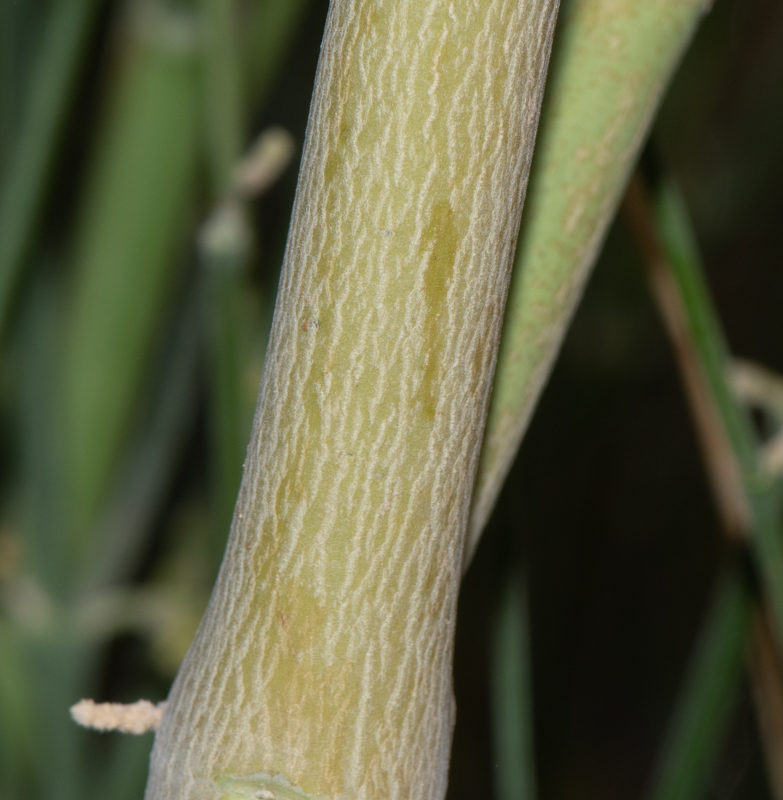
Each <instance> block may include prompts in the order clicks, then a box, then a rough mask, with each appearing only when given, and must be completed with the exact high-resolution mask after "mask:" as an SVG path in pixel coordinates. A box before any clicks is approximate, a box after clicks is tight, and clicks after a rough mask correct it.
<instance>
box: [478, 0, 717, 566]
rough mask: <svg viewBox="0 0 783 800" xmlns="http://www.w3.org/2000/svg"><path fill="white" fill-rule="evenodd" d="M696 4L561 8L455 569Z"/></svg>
mask: <svg viewBox="0 0 783 800" xmlns="http://www.w3.org/2000/svg"><path fill="white" fill-rule="evenodd" d="M705 5H706V4H705V0H570V1H569V2H564V3H563V7H562V11H561V19H560V22H559V23H558V29H557V36H556V45H555V51H554V54H553V59H552V68H551V70H550V77H549V81H548V83H547V90H546V97H545V100H544V108H543V110H542V116H541V131H540V135H539V138H538V144H537V146H536V157H535V161H534V164H533V172H532V174H531V178H530V191H529V192H528V200H527V204H526V206H525V215H524V219H523V225H522V232H521V234H520V242H519V249H518V252H517V257H516V263H515V265H514V278H513V280H512V284H511V289H510V291H509V298H508V310H507V312H506V321H505V325H504V328H503V340H502V342H501V346H500V352H499V354H498V364H497V370H496V374H495V385H494V388H493V393H492V403H491V407H490V413H489V418H488V420H487V433H486V436H485V439H484V445H483V449H482V453H481V461H480V464H479V472H478V478H477V484H476V493H475V501H474V507H473V512H472V518H471V522H470V531H469V537H468V548H467V551H466V559H465V567H467V565H468V564H469V563H470V559H471V558H472V556H473V552H474V551H475V547H476V545H477V544H478V540H479V537H480V536H481V531H482V530H483V528H484V525H485V524H486V522H487V520H488V518H489V515H490V513H491V512H492V508H493V507H494V505H495V501H496V500H497V496H498V493H499V492H500V489H501V487H502V485H503V482H504V480H505V478H506V475H507V473H508V470H509V469H510V467H511V463H512V462H513V460H514V457H515V456H516V453H517V450H518V449H519V445H520V443H521V441H522V437H523V435H524V433H525V430H526V429H527V425H528V423H529V421H530V417H531V414H532V413H533V409H534V408H535V404H536V401H537V400H538V397H539V395H540V394H541V390H542V388H543V386H544V383H545V382H546V379H547V377H548V376H549V372H550V370H551V368H552V365H553V363H554V360H555V357H556V356H557V351H558V349H559V348H560V344H561V342H562V340H563V337H564V335H565V332H566V330H567V328H568V323H569V322H570V320H571V317H572V315H573V313H574V310H575V308H576V305H577V303H578V302H579V299H580V298H581V295H582V290H583V289H584V285H585V282H586V281H587V277H588V276H589V274H590V269H591V268H592V266H593V263H594V262H595V259H596V257H597V255H598V252H599V248H600V246H601V242H602V241H603V237H604V235H605V233H606V231H607V228H608V226H609V223H610V222H611V220H612V218H613V217H614V214H615V211H616V209H617V204H618V203H619V201H620V197H621V196H622V193H623V190H624V189H625V184H626V181H627V179H628V175H629V172H630V170H631V168H632V167H633V165H634V163H635V161H636V158H637V156H638V154H639V149H640V147H641V145H642V143H643V142H644V139H645V137H646V135H647V132H648V130H649V126H650V121H651V120H652V117H653V114H654V113H655V110H656V108H657V106H658V103H659V101H660V98H661V94H662V92H663V89H664V88H665V86H666V84H667V82H668V80H669V77H670V76H671V74H672V71H673V70H674V67H675V66H676V64H677V62H678V61H679V58H680V55H681V54H682V52H683V49H684V48H685V45H686V44H687V42H688V41H689V39H690V37H691V34H692V32H693V29H694V26H695V25H696V22H697V21H698V19H699V17H700V16H701V14H702V13H703V11H704V8H705Z"/></svg>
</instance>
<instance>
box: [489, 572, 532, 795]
mask: <svg viewBox="0 0 783 800" xmlns="http://www.w3.org/2000/svg"><path fill="white" fill-rule="evenodd" d="M490 666H491V670H492V673H491V693H492V694H491V696H492V728H493V730H492V745H493V750H494V760H495V762H496V764H495V773H494V774H495V798H496V800H535V797H536V763H535V752H534V744H533V742H534V738H533V719H534V715H533V692H532V679H531V674H530V669H531V664H530V620H529V613H528V602H527V586H526V583H525V581H524V580H523V579H522V578H521V577H520V576H519V575H518V574H517V573H516V572H512V574H511V575H510V576H509V578H508V581H507V585H506V588H505V590H504V592H503V595H502V597H501V601H500V605H499V607H498V609H497V612H496V618H495V622H494V625H493V628H492V649H491V658H490Z"/></svg>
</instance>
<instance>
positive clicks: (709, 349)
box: [654, 181, 783, 652]
mask: <svg viewBox="0 0 783 800" xmlns="http://www.w3.org/2000/svg"><path fill="white" fill-rule="evenodd" d="M654 204H655V211H656V218H657V221H658V227H659V230H660V234H661V239H662V242H663V244H664V246H665V248H666V252H667V256H668V260H669V263H670V264H671V269H672V274H673V276H674V278H675V280H676V282H677V285H678V287H679V291H680V296H681V297H682V301H683V305H684V306H685V311H686V313H687V316H688V323H689V327H690V331H691V337H692V339H693V341H694V344H695V345H696V348H697V350H698V355H699V361H700V364H701V365H702V368H703V370H704V372H705V374H706V376H707V379H708V381H709V384H710V388H711V389H712V395H713V398H714V400H715V403H716V405H717V407H718V409H719V412H720V415H721V419H722V421H723V425H724V427H725V429H726V432H727V434H728V436H729V438H730V440H731V443H732V446H733V449H734V453H735V455H736V458H737V460H738V462H739V465H740V469H741V480H742V483H743V486H744V490H745V494H746V495H747V498H748V500H749V501H750V505H751V508H752V513H753V535H752V536H751V538H750V543H751V548H752V550H753V553H754V555H755V557H756V562H757V564H758V568H759V572H760V574H761V577H762V580H763V583H764V588H765V589H766V593H767V597H768V599H769V604H770V608H771V609H772V614H773V618H774V622H775V625H774V631H775V637H776V639H777V646H778V650H779V652H783V650H782V649H781V648H782V647H783V531H781V529H780V524H779V522H778V518H777V517H778V510H779V503H778V502H777V498H776V491H775V486H774V483H773V481H772V479H771V478H769V477H766V476H764V475H763V474H762V473H761V472H760V470H759V469H758V465H757V459H756V442H755V436H754V434H753V431H752V429H751V427H750V421H749V420H748V418H747V416H746V415H745V413H744V412H743V410H742V409H741V408H740V406H739V403H738V402H737V400H736V398H735V397H734V395H733V393H732V391H731V387H730V386H729V380H728V374H727V370H728V349H727V347H726V345H725V341H724V338H723V332H722V330H721V327H720V323H719V322H718V317H717V314H716V313H715V311H714V309H713V307H712V303H711V300H710V295H709V290H708V289H707V286H706V283H705V281H704V277H703V273H702V267H701V263H700V259H699V255H698V251H697V249H696V245H695V242H694V238H693V235H692V233H691V231H690V226H689V224H688V217H687V212H686V211H685V207H684V203H683V201H682V199H681V197H680V195H679V193H678V191H677V189H676V188H675V187H674V186H673V185H672V184H671V183H670V182H666V181H662V182H661V183H660V185H659V186H658V187H657V189H656V191H655V195H654Z"/></svg>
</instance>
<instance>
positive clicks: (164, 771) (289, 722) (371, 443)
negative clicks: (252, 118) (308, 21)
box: [146, 0, 557, 800]
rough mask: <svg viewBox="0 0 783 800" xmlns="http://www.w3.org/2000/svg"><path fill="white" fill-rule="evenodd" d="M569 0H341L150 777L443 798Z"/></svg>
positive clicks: (239, 791) (237, 790)
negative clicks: (490, 465)
mask: <svg viewBox="0 0 783 800" xmlns="http://www.w3.org/2000/svg"><path fill="white" fill-rule="evenodd" d="M556 8H557V3H556V2H555V0H528V1H526V2H523V3H520V2H518V0H475V1H474V2H465V3H453V2H450V0H396V1H395V2H380V3H379V2H373V1H372V0H343V2H333V3H332V6H331V10H330V14H329V18H328V21H327V27H326V33H325V39H324V43H323V47H322V54H321V61H320V64H319V70H318V76H317V79H316V86H315V91H314V98H313V103H312V107H311V112H310V122H309V126H308V134H307V141H306V145H305V151H304V155H303V162H302V170H301V175H300V181H299V187H298V191H297V199H296V203H295V208H294V214H293V219H292V224H291V233H290V237H289V242H288V248H287V253H286V259H285V264H284V268H283V274H282V276H281V280H280V289H279V295H278V301H277V308H276V311H275V318H274V324H273V330H272V335H271V339H270V345H269V351H268V354H267V360H266V366H265V372H264V379H263V382H262V388H261V395H260V398H259V405H258V409H257V412H256V419H255V424H254V431H253V435H252V439H251V443H250V447H249V451H248V458H247V462H246V469H245V474H244V479H243V484H242V489H241V491H240V496H239V501H238V504H237V510H236V513H235V517H234V522H233V526H232V531H231V535H230V539H229V543H228V548H227V552H226V557H225V559H224V562H223V566H222V569H221V574H220V577H219V579H218V584H217V586H216V589H215V591H214V593H213V596H212V599H211V601H210V605H209V608H208V610H207V613H206V616H205V618H204V620H203V621H202V624H201V627H200V629H199V632H198V634H197V636H196V639H195V641H194V644H193V646H192V647H191V649H190V651H189V653H188V655H187V657H186V659H185V662H184V663H183V666H182V669H181V671H180V674H179V676H178V677H177V680H176V682H175V685H174V687H173V689H172V693H171V697H170V703H169V706H168V708H167V711H166V714H165V716H164V719H163V724H162V727H161V730H160V732H159V734H158V736H157V740H156V744H155V749H154V751H153V757H152V766H151V776H150V782H149V785H148V789H147V795H146V796H147V800H164V798H165V800H174V798H187V800H196V799H198V800H207V799H209V800H217V799H218V798H235V797H247V796H250V797H261V798H267V799H269V798H272V797H277V796H278V795H279V796H280V797H301V796H302V795H306V796H309V797H312V798H316V797H328V798H332V799H333V800H336V799H337V798H368V800H369V799H370V798H372V799H373V800H402V798H405V800H439V799H440V798H442V797H443V794H444V793H445V788H446V777H447V772H448V759H449V750H450V744H451V730H452V725H453V720H454V708H453V699H452V685H451V661H452V651H453V635H454V622H455V613H456V599H457V592H458V587H459V582H460V577H461V566H462V554H463V552H464V544H465V539H464V536H465V531H466V526H467V521H468V513H469V508H470V498H471V491H472V487H473V479H474V476H475V467H476V464H477V460H478V452H479V447H480V443H481V436H482V432H483V424H484V418H485V414H486V409H487V403H488V396H489V387H490V382H491V376H492V370H493V366H494V360H495V353H496V347H497V342H498V339H499V333H500V325H501V322H502V316H503V308H504V303H505V295H506V290H507V286H508V276H509V270H510V266H511V261H512V259H513V254H514V248H515V243H516V235H517V231H518V226H519V218H520V214H521V206H522V199H523V196H524V188H525V184H526V177H527V172H528V167H529V163H530V157H531V153H532V147H533V141H534V137H535V129H536V124H537V119H538V111H539V107H540V99H541V95H542V91H543V84H544V78H545V75H546V67H547V61H548V56H549V48H550V43H551V35H552V30H553V27H554V20H555V13H556Z"/></svg>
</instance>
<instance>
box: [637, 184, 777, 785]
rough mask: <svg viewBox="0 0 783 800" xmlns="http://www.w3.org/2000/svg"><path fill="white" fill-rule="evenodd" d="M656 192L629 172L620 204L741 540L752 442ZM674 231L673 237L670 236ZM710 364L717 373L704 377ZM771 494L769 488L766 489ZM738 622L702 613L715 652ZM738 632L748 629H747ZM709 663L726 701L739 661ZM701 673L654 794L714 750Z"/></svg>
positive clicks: (669, 189) (692, 257) (767, 698)
mask: <svg viewBox="0 0 783 800" xmlns="http://www.w3.org/2000/svg"><path fill="white" fill-rule="evenodd" d="M657 199H658V212H659V213H658V215H657V218H656V216H655V214H654V212H653V210H652V204H651V203H650V202H649V200H648V198H647V192H646V189H645V187H644V184H643V182H642V179H641V178H640V177H639V176H638V175H637V176H635V177H634V178H633V180H632V182H631V185H630V186H629V189H628V192H627V194H626V199H625V202H624V210H625V213H626V219H627V221H628V223H629V226H630V228H631V230H632V231H633V233H634V235H635V238H636V240H637V242H638V244H639V247H640V250H641V252H642V254H643V256H644V258H645V261H646V262H647V271H648V275H649V279H650V285H651V289H652V293H653V296H654V298H655V300H656V303H657V305H658V307H659V311H660V313H661V316H662V318H663V322H664V324H665V327H666V330H667V332H668V334H669V338H670V339H671V342H672V345H673V348H674V352H675V356H676V360H677V364H678V367H679V370H680V374H681V377H682V382H683V385H684V388H685V391H686V396H687V398H688V401H689V405H690V406H691V411H692V415H693V419H694V425H695V427H696V429H697V433H698V435H699V440H700V443H701V447H702V451H703V454H704V460H705V466H706V468H707V472H708V475H709V478H710V483H711V484H712V487H713V493H714V496H715V502H716V506H717V509H718V512H719V515H720V518H721V520H722V523H723V528H724V532H725V533H726V535H727V537H728V538H729V539H730V540H731V539H733V540H735V541H740V542H743V543H744V542H745V541H747V537H751V539H753V538H755V537H756V536H757V535H758V534H757V530H758V517H757V515H754V513H753V511H752V509H751V508H750V506H749V504H748V499H747V496H746V494H747V493H746V489H745V486H744V485H743V483H744V482H743V474H747V469H748V467H747V463H746V464H743V463H742V460H743V456H745V460H746V462H747V455H746V454H747V450H749V449H750V446H751V445H752V442H751V436H752V433H751V432H750V429H749V426H748V425H746V424H745V421H744V419H743V415H742V412H741V411H740V409H739V407H738V406H737V405H735V401H734V398H733V397H731V395H730V394H729V393H728V392H726V389H727V385H726V382H725V379H724V378H723V377H722V369H721V368H720V365H727V363H728V356H727V350H726V347H725V344H724V342H723V337H722V332H721V330H720V324H719V322H718V320H717V316H716V315H715V313H714V311H713V309H712V306H711V302H710V297H709V293H708V290H707V287H706V285H705V283H704V281H703V279H702V276H701V272H700V264H699V256H698V251H697V249H696V246H695V243H694V239H693V234H692V233H691V228H690V223H689V221H688V216H687V212H686V210H685V206H684V204H683V203H682V202H681V201H680V200H679V197H678V196H677V194H676V190H675V189H674V188H673V186H672V185H671V184H670V183H668V182H666V181H663V182H661V183H660V184H659V187H658V196H657ZM662 208H665V210H666V211H667V213H668V218H666V222H668V227H667V229H666V230H667V231H668V234H669V235H668V236H664V235H663V234H664V217H663V216H662V214H661V213H660V212H661V209H662ZM673 230H674V231H675V232H676V234H677V235H676V236H675V235H672V231H673ZM675 258H678V259H679V263H678V266H677V267H675V266H674V261H675ZM678 272H679V273H680V274H679V278H678V276H677V274H676V273H678ZM710 371H712V378H713V380H710ZM718 392H723V397H722V399H723V401H724V402H723V403H722V404H721V403H719V402H718V399H717V397H716V394H717V393H718ZM726 408H728V409H729V411H730V413H731V414H732V416H731V417H729V419H727V414H726V413H725V412H724V409H726ZM732 423H733V424H734V428H733V430H734V432H735V437H734V440H735V441H738V442H739V445H740V446H743V447H745V448H746V450H745V453H737V448H736V447H735V446H734V442H733V441H732V436H731V434H730V425H731V424H732ZM751 468H753V465H751ZM769 494H770V495H772V489H770V490H769ZM736 572H737V574H735V575H734V577H733V578H732V580H731V581H730V582H728V583H724V586H723V590H722V591H723V593H724V594H726V595H727V597H724V598H719V599H718V609H725V608H726V607H731V599H730V595H731V593H732V592H736V591H737V587H736V586H735V585H734V584H741V587H740V588H742V590H743V591H744V592H745V593H747V587H746V585H745V583H744V581H743V579H742V577H741V576H740V574H739V571H736ZM746 605H747V603H746ZM756 613H758V612H756ZM750 621H751V614H750V609H745V612H744V615H743V618H742V625H743V626H744V628H747V627H748V625H749V623H750ZM736 624H737V620H736V618H735V617H734V616H732V615H731V614H727V613H722V614H719V613H716V614H715V615H713V617H712V618H711V619H710V620H709V621H708V623H707V631H706V632H705V633H703V634H702V636H703V637H706V638H707V639H710V640H711V641H712V642H713V643H714V644H713V650H714V652H715V653H716V655H715V657H716V658H719V657H721V654H723V655H724V656H725V654H726V653H729V654H731V653H733V652H734V644H733V642H734V641H735V639H736V637H737V631H736ZM766 630H767V626H766V624H762V625H761V626H759V625H756V626H754V630H753V637H752V647H751V652H750V653H749V655H750V656H751V666H752V667H753V669H752V670H751V674H752V680H753V684H754V690H755V692H754V694H755V696H756V697H757V698H758V702H759V703H761V707H762V713H763V714H764V723H765V725H764V726H763V728H762V730H763V733H764V742H765V747H766V749H767V757H768V765H769V766H770V767H771V769H772V777H773V779H774V780H775V781H777V780H778V779H779V766H778V755H777V751H776V748H777V746H778V741H779V738H776V737H779V735H780V732H779V730H778V727H777V726H778V725H779V715H780V713H781V711H782V710H783V709H781V708H779V707H778V704H779V703H780V702H781V701H780V688H779V685H778V682H779V676H778V675H777V674H776V672H777V668H776V665H774V664H773V665H772V667H771V668H770V666H769V659H770V658H772V659H773V661H774V653H773V652H772V651H773V650H774V644H773V643H772V641H771V637H769V641H768V636H769V634H767V633H766ZM743 635H745V636H746V635H747V632H746V631H745V630H744V629H743ZM701 657H702V656H701V655H699V653H698V652H697V656H696V666H694V667H692V669H693V670H696V671H697V672H698V671H699V669H700V668H699V666H698V664H699V663H701V662H700V661H699V659H700V658H701ZM754 665H755V666H754ZM703 668H704V669H707V668H708V667H707V666H704V667H703ZM711 668H712V670H714V671H715V672H716V673H720V674H722V675H723V679H722V691H724V692H725V694H724V696H723V698H722V702H723V704H724V706H725V707H728V705H730V703H731V701H732V698H733V696H734V694H735V692H736V684H737V683H738V681H739V677H740V675H739V671H740V669H741V664H740V662H738V661H736V659H734V658H733V657H732V656H731V655H729V657H728V661H727V663H723V662H716V663H713V664H712V665H711ZM732 669H733V670H734V671H735V673H736V674H735V675H734V676H733V678H732V675H731V674H730V670H732ZM700 680H701V679H700V678H695V679H692V680H690V682H689V683H686V686H685V688H684V690H683V694H682V696H681V699H680V701H679V704H678V706H677V708H676V711H675V715H674V718H673V722H672V724H671V728H670V732H669V736H668V742H667V747H666V750H665V756H664V757H663V758H662V760H661V763H660V764H659V772H658V773H657V774H656V776H655V782H654V788H653V792H652V796H653V797H654V798H657V799H658V800H668V798H680V797H688V796H692V794H693V793H694V792H696V791H697V790H698V787H699V783H700V782H701V780H702V779H703V776H704V774H706V770H707V767H708V764H709V761H710V760H711V759H712V758H714V756H715V750H716V748H717V745H718V743H719V739H718V732H719V731H720V727H719V720H716V719H715V718H714V717H715V708H719V707H720V702H721V698H720V696H718V695H717V694H715V695H713V694H710V693H708V692H707V693H705V692H704V691H703V690H702V688H703V687H701V685H700ZM718 688H719V689H720V688H721V687H718ZM717 691H718V690H717V689H716V692H717ZM705 720H707V722H705ZM712 723H714V724H715V725H716V726H718V727H717V730H716V731H714V732H710V730H709V727H710V724H712Z"/></svg>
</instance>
